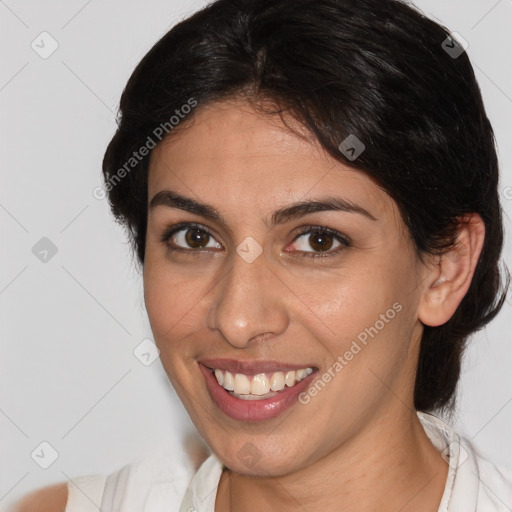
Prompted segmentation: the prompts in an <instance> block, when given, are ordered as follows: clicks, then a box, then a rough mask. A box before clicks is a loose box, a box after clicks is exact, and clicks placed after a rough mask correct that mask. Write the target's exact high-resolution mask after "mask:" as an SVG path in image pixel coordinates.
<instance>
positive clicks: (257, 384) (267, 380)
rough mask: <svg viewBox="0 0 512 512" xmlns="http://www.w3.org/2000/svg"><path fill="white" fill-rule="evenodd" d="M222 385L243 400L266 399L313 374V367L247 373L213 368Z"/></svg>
mask: <svg viewBox="0 0 512 512" xmlns="http://www.w3.org/2000/svg"><path fill="white" fill-rule="evenodd" d="M211 371H212V372H213V373H214V375H215V378H216V379H217V382H218V383H219V385H220V386H222V387H223V388H224V389H225V390H226V391H228V392H229V394H230V395H232V396H235V397H236V398H240V399H242V400H264V399H266V398H271V397H273V396H276V395H277V394H279V392H280V391H282V390H284V389H285V388H286V389H287V388H292V387H293V386H295V385H296V384H298V383H299V382H300V381H302V380H303V379H305V378H306V377H307V376H308V375H311V374H312V373H313V371H314V368H313V367H307V368H301V369H298V370H288V371H285V372H282V371H277V372H270V373H258V374H255V375H246V374H244V373H234V372H230V371H228V370H222V369H220V368H215V369H211Z"/></svg>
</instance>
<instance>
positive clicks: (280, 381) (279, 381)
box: [221, 372, 284, 391]
mask: <svg viewBox="0 0 512 512" xmlns="http://www.w3.org/2000/svg"><path fill="white" fill-rule="evenodd" d="M221 385H222V384H221ZM270 389H271V390H272V391H281V390H282V389H284V375H283V372H276V373H274V374H273V375H272V377H271V379H270Z"/></svg>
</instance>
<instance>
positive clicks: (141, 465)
mask: <svg viewBox="0 0 512 512" xmlns="http://www.w3.org/2000/svg"><path fill="white" fill-rule="evenodd" d="M417 414H418V417H419V419H420V421H421V424H422V425H423V428H424V429H425V432H426V434H427V436H428V437H429V439H430V441H431V442H432V444H433V445H434V446H435V447H436V448H437V449H438V450H439V451H440V452H441V453H442V455H443V457H444V458H445V460H447V462H449V469H448V477H447V479H446V485H445V489H444V493H443V497H442V500H441V504H440V506H439V509H438V512H511V511H512V468H508V469H506V470H505V469H503V468H502V469H498V468H497V467H496V466H495V465H494V464H493V463H492V462H490V461H489V460H487V459H485V458H484V457H482V456H481V455H480V454H479V453H478V452H477V451H476V449H475V448H474V447H473V445H472V444H471V443H470V442H469V441H468V440H466V439H464V438H462V437H460V436H458V435H457V433H456V432H455V431H453V430H452V428H451V427H450V426H449V425H447V424H446V423H444V422H443V421H442V420H440V419H438V418H436V417H435V416H433V415H431V414H426V413H423V412H419V411H418V413H417ZM223 469H224V466H223V464H222V462H221V461H220V460H219V459H218V458H217V456H216V455H215V454H212V455H210V457H209V458H208V459H206V460H205V461H204V462H203V464H202V465H201V467H200V468H199V469H198V471H197V472H196V473H195V474H194V470H193V468H192V464H191V462H190V460H189V459H188V458H187V457H186V455H185V453H184V452H183V453H181V454H180V453H176V454H175V453H171V452H170V451H164V452H162V453H158V454H152V455H151V456H145V457H141V458H140V459H139V460H137V461H134V462H132V463H131V464H128V465H126V466H124V467H122V468H121V469H119V470H118V471H116V472H114V473H111V474H109V475H86V476H79V477H76V478H73V479H72V481H70V482H69V483H68V503H67V506H66V510H65V512H98V509H99V510H101V512H215V499H216V497H217V486H218V484H219V480H220V476H221V474H222V471H223Z"/></svg>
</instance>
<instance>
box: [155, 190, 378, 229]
mask: <svg viewBox="0 0 512 512" xmlns="http://www.w3.org/2000/svg"><path fill="white" fill-rule="evenodd" d="M158 206H165V207H168V208H178V209H180V210H185V211H187V212H191V213H195V214H197V215H200V216H202V217H205V218H206V219H209V220H212V221H215V222H219V223H221V224H224V225H227V222H226V220H225V219H224V217H223V216H222V214H221V213H220V212H219V211H218V210H216V209H215V208H214V207H213V206H211V205H208V204H204V203H200V202H198V201H196V200H194V199H192V198H190V197H185V196H183V195H180V194H178V193H177V192H174V191H172V190H168V189H165V190H161V191H160V192H158V193H157V194H155V195H154V196H153V198H152V199H151V201H150V202H149V209H150V210H154V209H155V208H157V207H158ZM331 210H334V211H342V212H348V213H357V214H360V215H364V216H365V217H368V218H369V219H371V220H373V221H376V220H377V219H376V217H374V216H373V215H372V214H371V213H370V212H368V211H367V210H365V209H364V208H363V207H362V206H359V205H356V204H354V203H352V202H351V201H348V200H347V199H343V198H342V197H331V196H329V197H323V198H320V199H309V200H306V201H300V202H298V203H293V204H291V205H288V206H285V207H283V208H280V209H279V210H276V211H274V212H273V213H272V217H271V221H270V226H269V224H268V222H267V221H265V224H266V225H267V226H269V227H273V226H274V225H276V224H283V223H285V222H287V221H290V220H293V219H296V218H299V217H302V216H304V215H307V214H310V213H315V212H324V211H331Z"/></svg>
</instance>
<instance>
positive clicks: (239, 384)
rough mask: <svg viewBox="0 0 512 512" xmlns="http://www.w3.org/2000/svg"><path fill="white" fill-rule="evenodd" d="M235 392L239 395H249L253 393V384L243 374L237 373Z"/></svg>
mask: <svg viewBox="0 0 512 512" xmlns="http://www.w3.org/2000/svg"><path fill="white" fill-rule="evenodd" d="M233 392H234V393H236V394H237V395H248V394H249V393H250V392H251V383H250V381H249V379H248V377H247V375H244V374H243V373H235V387H234V389H233Z"/></svg>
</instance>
